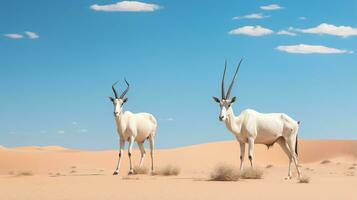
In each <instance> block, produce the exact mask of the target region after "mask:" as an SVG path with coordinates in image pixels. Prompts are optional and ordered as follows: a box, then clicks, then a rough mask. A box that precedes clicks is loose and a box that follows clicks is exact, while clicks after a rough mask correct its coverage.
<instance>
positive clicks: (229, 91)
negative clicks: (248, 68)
mask: <svg viewBox="0 0 357 200" xmlns="http://www.w3.org/2000/svg"><path fill="white" fill-rule="evenodd" d="M242 61H243V59H241V60H240V62H239V64H238V66H237V69H236V72H235V74H234V76H233V79H232V82H231V84H230V85H229V88H228V92H227V95H226V98H227V99H228V98H229V96H230V94H231V91H232V87H233V84H234V81H235V80H236V76H237V73H238V70H239V67H240V64H241V63H242Z"/></svg>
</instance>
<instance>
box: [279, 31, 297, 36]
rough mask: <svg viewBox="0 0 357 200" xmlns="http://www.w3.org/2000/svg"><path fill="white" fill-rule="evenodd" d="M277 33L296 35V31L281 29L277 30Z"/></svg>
mask: <svg viewBox="0 0 357 200" xmlns="http://www.w3.org/2000/svg"><path fill="white" fill-rule="evenodd" d="M276 34H278V35H289V36H296V33H294V32H290V31H286V30H281V31H279V32H277V33H276Z"/></svg>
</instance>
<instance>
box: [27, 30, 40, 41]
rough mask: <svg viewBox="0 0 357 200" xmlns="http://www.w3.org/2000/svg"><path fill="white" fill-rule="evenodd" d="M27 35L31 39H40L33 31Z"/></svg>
mask: <svg viewBox="0 0 357 200" xmlns="http://www.w3.org/2000/svg"><path fill="white" fill-rule="evenodd" d="M25 34H26V35H27V37H28V38H29V39H38V38H39V37H40V36H38V35H37V33H35V32H31V31H26V32H25Z"/></svg>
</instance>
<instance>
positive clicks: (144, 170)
mask: <svg viewBox="0 0 357 200" xmlns="http://www.w3.org/2000/svg"><path fill="white" fill-rule="evenodd" d="M148 173H149V168H147V167H139V166H137V167H134V174H148Z"/></svg>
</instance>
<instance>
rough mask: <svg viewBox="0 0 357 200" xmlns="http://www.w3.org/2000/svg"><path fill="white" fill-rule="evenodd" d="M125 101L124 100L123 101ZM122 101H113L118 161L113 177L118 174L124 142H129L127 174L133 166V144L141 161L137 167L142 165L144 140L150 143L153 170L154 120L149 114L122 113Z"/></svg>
mask: <svg viewBox="0 0 357 200" xmlns="http://www.w3.org/2000/svg"><path fill="white" fill-rule="evenodd" d="M124 101H126V100H124ZM124 101H123V100H122V99H113V105H114V116H115V122H116V126H117V131H118V135H119V148H120V150H119V159H118V163H117V167H116V170H115V172H114V175H116V174H118V173H119V170H120V164H121V158H122V156H123V151H124V144H125V141H128V142H129V147H128V155H129V161H130V170H129V174H132V173H133V166H132V162H131V153H132V149H133V143H134V142H137V144H138V146H139V149H140V151H141V159H140V164H139V166H140V167H141V166H142V164H143V160H144V158H145V149H144V142H145V140H146V139H148V140H149V143H150V155H151V170H152V171H153V170H154V137H155V131H156V127H157V122H156V119H155V117H154V116H153V115H151V114H149V113H131V112H129V111H126V112H123V109H122V108H123V104H124Z"/></svg>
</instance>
